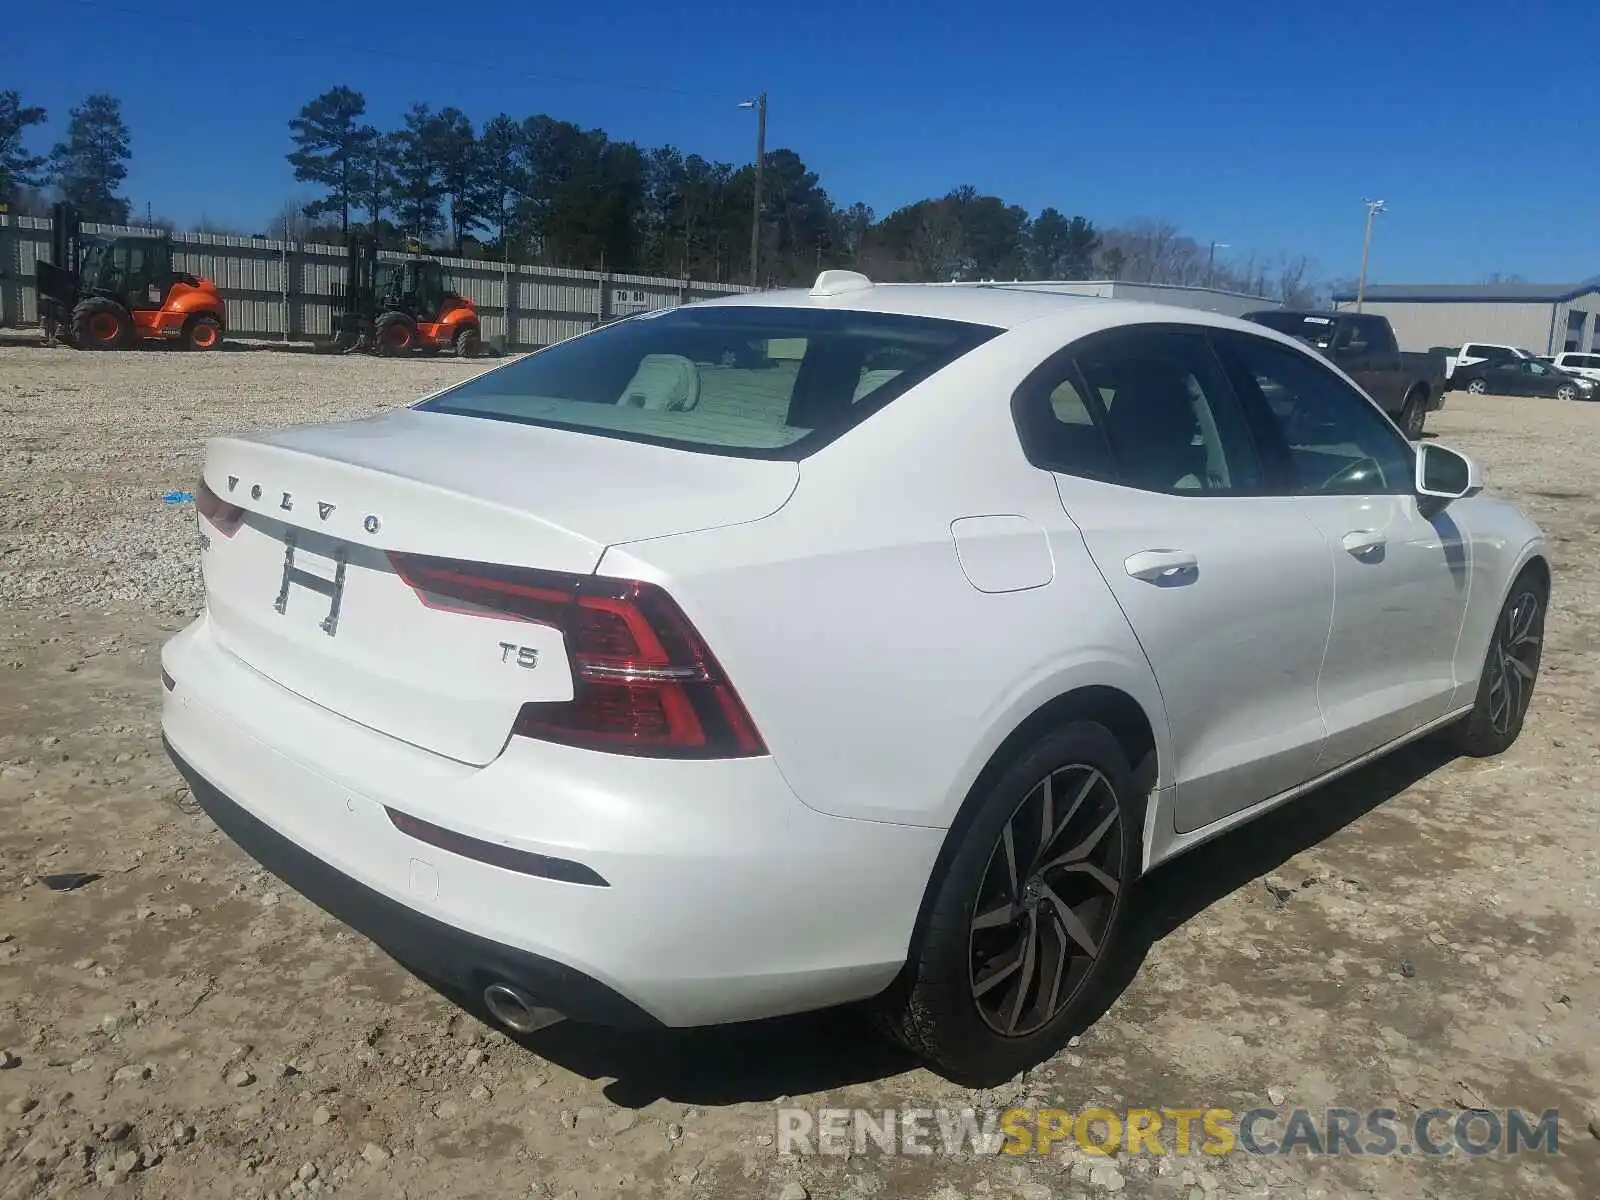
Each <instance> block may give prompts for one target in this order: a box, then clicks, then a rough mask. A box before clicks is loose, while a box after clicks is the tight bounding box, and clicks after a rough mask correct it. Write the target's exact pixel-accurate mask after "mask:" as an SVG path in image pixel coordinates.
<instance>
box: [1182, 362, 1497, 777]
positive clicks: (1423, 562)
mask: <svg viewBox="0 0 1600 1200" xmlns="http://www.w3.org/2000/svg"><path fill="white" fill-rule="evenodd" d="M1213 340H1214V343H1215V345H1216V348H1217V353H1218V355H1219V357H1220V358H1221V359H1222V360H1223V362H1224V363H1225V364H1226V366H1227V369H1228V371H1229V373H1230V376H1231V377H1232V380H1233V382H1234V385H1235V387H1236V388H1237V389H1238V391H1239V393H1240V394H1241V396H1242V397H1243V398H1244V400H1245V403H1246V405H1247V406H1249V408H1250V409H1251V411H1254V412H1259V413H1262V414H1265V417H1266V423H1267V424H1266V428H1267V430H1268V432H1266V433H1264V434H1263V437H1264V439H1271V438H1273V437H1274V435H1275V441H1274V442H1273V444H1272V447H1271V453H1272V454H1273V455H1274V457H1276V458H1277V459H1278V461H1279V462H1280V463H1281V464H1282V466H1283V467H1284V468H1285V469H1286V471H1287V473H1288V480H1287V482H1288V486H1289V487H1290V488H1291V489H1292V490H1293V491H1294V492H1295V494H1296V495H1297V496H1298V498H1299V503H1300V505H1301V508H1302V511H1303V512H1304V513H1305V515H1306V516H1307V517H1308V518H1309V519H1310V521H1311V522H1312V523H1313V524H1314V525H1315V526H1316V527H1317V529H1318V530H1319V531H1320V532H1321V535H1322V537H1323V539H1324V541H1325V546H1326V552H1327V553H1328V554H1329V556H1330V558H1331V560H1332V562H1333V571H1334V596H1335V600H1334V611H1333V627H1332V629H1331V631H1330V633H1329V636H1328V643H1327V651H1326V654H1325V655H1324V658H1323V663H1322V669H1321V672H1320V674H1319V676H1318V681H1317V695H1318V701H1319V704H1320V707H1321V711H1322V716H1323V720H1324V721H1325V722H1326V723H1327V729H1328V738H1327V742H1326V745H1325V747H1324V750H1323V759H1322V762H1321V764H1320V766H1321V767H1322V768H1323V769H1329V770H1331V769H1332V768H1334V767H1337V766H1339V765H1341V764H1343V763H1345V762H1348V761H1349V760H1350V759H1353V758H1357V757H1359V756H1360V755H1362V754H1366V753H1368V752H1369V751H1372V750H1375V749H1377V748H1378V747H1380V746H1383V745H1385V744H1387V743H1389V742H1391V741H1393V740H1394V739H1396V738H1399V737H1403V736H1404V735H1406V734H1407V733H1410V732H1412V731H1414V730H1416V729H1418V728H1420V727H1421V726H1423V725H1426V724H1427V723H1428V722H1430V721H1433V720H1435V719H1437V718H1439V717H1442V716H1444V715H1445V713H1446V712H1447V710H1448V707H1449V704H1450V701H1451V697H1452V693H1453V692H1454V690H1455V687H1456V683H1457V680H1456V676H1455V649H1456V642H1457V639H1458V637H1459V634H1460V631H1461V623H1462V620H1463V618H1464V616H1465V614H1466V604H1467V589H1468V580H1469V572H1468V561H1467V556H1468V547H1469V539H1468V538H1466V537H1465V536H1464V535H1463V533H1462V531H1461V530H1460V529H1459V528H1457V526H1456V523H1455V521H1454V520H1453V519H1452V516H1451V513H1450V510H1449V509H1448V508H1445V509H1437V508H1436V507H1434V506H1432V505H1424V503H1423V502H1422V501H1420V500H1419V498H1418V496H1417V495H1416V492H1415V485H1414V478H1415V462H1416V458H1415V454H1416V452H1415V450H1414V449H1413V448H1412V446H1411V445H1410V444H1409V443H1408V442H1407V441H1406V439H1405V436H1404V435H1403V434H1402V433H1401V432H1400V431H1399V430H1398V429H1397V428H1395V426H1394V425H1393V424H1392V423H1391V422H1390V421H1388V420H1386V419H1385V418H1384V416H1383V415H1382V414H1381V413H1379V412H1378V411H1377V410H1376V409H1375V408H1373V406H1372V405H1371V404H1370V403H1368V402H1367V400H1366V399H1365V398H1364V397H1363V396H1362V395H1361V394H1360V393H1359V392H1357V391H1356V390H1354V389H1353V388H1351V387H1350V386H1349V385H1348V384H1347V383H1345V382H1344V381H1343V380H1342V379H1340V378H1339V377H1338V375H1337V374H1335V373H1334V372H1333V371H1330V370H1329V369H1328V368H1327V367H1326V366H1325V365H1324V364H1323V363H1322V362H1320V361H1318V360H1317V359H1315V358H1313V357H1311V356H1309V355H1307V354H1304V353H1302V352H1301V351H1299V350H1298V349H1296V348H1294V347H1292V346H1285V345H1283V344H1281V343H1276V342H1271V341H1268V340H1267V339H1265V338H1262V337H1256V336H1253V335H1247V334H1241V333H1232V332H1227V333H1218V334H1217V335H1216V336H1215V338H1214V339H1213Z"/></svg>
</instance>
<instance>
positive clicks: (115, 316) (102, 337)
mask: <svg viewBox="0 0 1600 1200" xmlns="http://www.w3.org/2000/svg"><path fill="white" fill-rule="evenodd" d="M132 341H133V318H132V316H130V315H129V313H128V310H127V309H125V308H123V307H122V305H120V304H118V303H117V302H116V301H114V300H108V299H106V298H105V297H103V296H92V297H90V298H89V299H87V300H85V301H83V302H82V303H81V304H79V305H78V306H77V307H76V308H74V309H73V310H72V344H73V345H75V346H77V347H78V348H79V349H81V350H120V349H121V348H122V347H124V346H126V345H128V344H129V343H130V342H132Z"/></svg>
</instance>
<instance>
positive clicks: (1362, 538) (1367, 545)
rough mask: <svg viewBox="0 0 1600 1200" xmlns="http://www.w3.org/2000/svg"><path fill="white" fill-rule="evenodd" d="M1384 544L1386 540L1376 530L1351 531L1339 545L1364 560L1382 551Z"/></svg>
mask: <svg viewBox="0 0 1600 1200" xmlns="http://www.w3.org/2000/svg"><path fill="white" fill-rule="evenodd" d="M1386 543H1387V539H1386V538H1385V537H1384V536H1383V534H1381V533H1379V532H1378V531H1377V530H1376V529H1352V530H1351V531H1350V532H1349V533H1347V534H1345V535H1344V539H1343V540H1342V542H1341V543H1340V544H1341V545H1342V546H1344V548H1345V549H1346V550H1347V551H1349V552H1350V553H1351V554H1354V555H1355V556H1356V557H1357V558H1364V557H1366V556H1367V555H1369V554H1372V553H1374V552H1375V551H1378V550H1382V549H1383V547H1384V545H1385V544H1386Z"/></svg>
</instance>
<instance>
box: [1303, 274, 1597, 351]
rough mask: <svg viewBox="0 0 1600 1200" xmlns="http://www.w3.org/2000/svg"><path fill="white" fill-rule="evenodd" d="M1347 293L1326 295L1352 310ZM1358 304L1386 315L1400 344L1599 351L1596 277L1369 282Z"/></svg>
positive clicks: (1406, 346)
mask: <svg viewBox="0 0 1600 1200" xmlns="http://www.w3.org/2000/svg"><path fill="white" fill-rule="evenodd" d="M1355 300H1356V297H1355V293H1354V292H1339V293H1335V295H1334V297H1333V302H1334V306H1335V307H1336V308H1340V309H1347V310H1348V309H1353V308H1355V306H1356V305H1355ZM1361 310H1362V311H1363V312H1369V313H1373V314H1375V315H1377V316H1384V317H1388V318H1389V323H1390V324H1391V325H1393V326H1394V332H1395V336H1396V337H1397V338H1398V339H1399V340H1400V346H1401V348H1402V349H1405V350H1426V349H1428V348H1429V347H1430V346H1460V345H1461V344H1462V343H1464V342H1491V343H1498V344H1501V345H1510V346H1520V347H1521V348H1522V349H1524V350H1531V351H1532V352H1533V353H1535V354H1560V353H1561V352H1562V351H1563V350H1582V351H1589V350H1600V323H1597V322H1596V320H1595V316H1596V314H1597V313H1600V277H1597V278H1593V279H1588V280H1585V281H1584V282H1582V283H1475V284H1466V283H1462V284H1456V283H1440V284H1399V283H1396V284H1375V285H1372V286H1369V287H1368V288H1367V290H1366V294H1365V296H1364V298H1363V300H1362V304H1361Z"/></svg>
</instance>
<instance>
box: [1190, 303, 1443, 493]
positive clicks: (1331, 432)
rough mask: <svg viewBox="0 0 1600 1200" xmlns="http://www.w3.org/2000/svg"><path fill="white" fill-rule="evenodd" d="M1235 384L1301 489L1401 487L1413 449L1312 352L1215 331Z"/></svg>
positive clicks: (1407, 479) (1405, 485) (1408, 476)
mask: <svg viewBox="0 0 1600 1200" xmlns="http://www.w3.org/2000/svg"><path fill="white" fill-rule="evenodd" d="M1214 340H1215V345H1216V348H1217V353H1218V355H1219V356H1220V357H1221V358H1222V360H1223V361H1224V363H1226V364H1227V367H1228V370H1229V373H1230V375H1231V376H1232V378H1233V381H1234V386H1235V387H1236V388H1238V389H1239V392H1240V394H1241V395H1245V396H1248V397H1250V398H1251V399H1252V400H1253V401H1254V402H1255V404H1256V406H1257V407H1258V408H1260V409H1264V410H1265V411H1266V412H1268V413H1270V414H1271V417H1270V419H1271V423H1272V427H1273V428H1274V429H1275V431H1276V432H1277V433H1278V435H1279V436H1280V437H1281V439H1282V442H1283V444H1284V447H1285V449H1286V450H1287V457H1288V467H1289V471H1290V474H1291V482H1292V485H1293V487H1294V489H1295V490H1296V491H1297V492H1298V493H1299V494H1301V495H1328V494H1333V495H1370V494H1374V493H1399V492H1408V491H1410V490H1411V488H1412V478H1413V470H1414V460H1415V456H1414V453H1413V451H1412V450H1411V447H1410V446H1409V445H1408V444H1407V442H1406V440H1405V438H1404V437H1403V436H1402V435H1401V434H1400V432H1399V431H1398V430H1397V429H1395V428H1394V426H1392V425H1391V424H1390V423H1389V422H1388V421H1386V420H1385V419H1384V417H1383V415H1382V414H1381V413H1380V412H1378V410H1377V409H1375V408H1374V407H1373V406H1372V405H1371V404H1370V403H1368V401H1367V400H1366V398H1365V397H1363V396H1362V395H1361V394H1360V393H1359V392H1356V391H1354V390H1353V389H1352V388H1350V387H1349V386H1348V385H1347V384H1345V382H1344V381H1343V380H1341V379H1339V378H1338V376H1336V375H1334V374H1333V373H1332V372H1331V371H1329V370H1327V369H1326V368H1325V367H1323V366H1322V365H1321V364H1320V363H1319V362H1317V361H1316V360H1315V359H1312V358H1310V357H1309V356H1308V355H1305V354H1302V353H1299V352H1297V351H1295V350H1292V349H1290V348H1289V347H1286V346H1280V345H1278V344H1276V343H1273V342H1269V341H1267V340H1266V339H1265V338H1254V337H1246V336H1243V335H1240V334H1219V335H1218V336H1217V337H1216V338H1215V339H1214Z"/></svg>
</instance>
